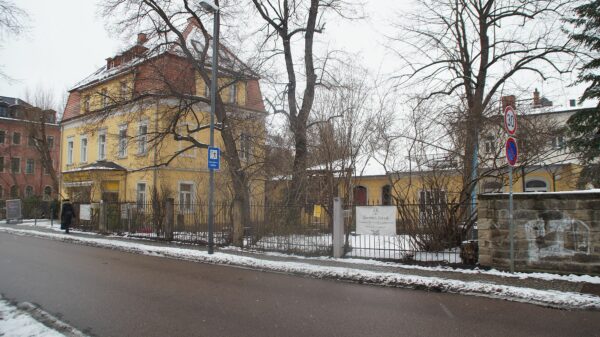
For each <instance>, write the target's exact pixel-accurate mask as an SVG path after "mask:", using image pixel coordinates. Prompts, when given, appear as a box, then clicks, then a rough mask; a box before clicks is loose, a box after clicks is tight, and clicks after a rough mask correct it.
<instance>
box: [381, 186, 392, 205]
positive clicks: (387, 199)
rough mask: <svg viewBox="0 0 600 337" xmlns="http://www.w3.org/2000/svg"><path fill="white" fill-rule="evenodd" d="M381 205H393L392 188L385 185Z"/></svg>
mask: <svg viewBox="0 0 600 337" xmlns="http://www.w3.org/2000/svg"><path fill="white" fill-rule="evenodd" d="M381 204H382V205H388V206H389V205H391V204H392V186H390V185H385V186H383V187H382V188H381Z"/></svg>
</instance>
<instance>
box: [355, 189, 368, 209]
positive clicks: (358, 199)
mask: <svg viewBox="0 0 600 337" xmlns="http://www.w3.org/2000/svg"><path fill="white" fill-rule="evenodd" d="M353 196H354V198H353V200H354V204H355V205H358V206H364V205H366V204H367V188H366V187H364V186H356V187H354V190H353Z"/></svg>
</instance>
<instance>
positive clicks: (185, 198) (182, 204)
mask: <svg viewBox="0 0 600 337" xmlns="http://www.w3.org/2000/svg"><path fill="white" fill-rule="evenodd" d="M192 191H193V186H192V184H189V183H180V184H179V210H180V211H181V212H190V211H191V210H192Z"/></svg>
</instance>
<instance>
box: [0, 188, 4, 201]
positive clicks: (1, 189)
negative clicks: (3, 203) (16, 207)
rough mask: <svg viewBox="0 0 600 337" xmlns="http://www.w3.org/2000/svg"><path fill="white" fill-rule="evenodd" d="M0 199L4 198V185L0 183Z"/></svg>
mask: <svg viewBox="0 0 600 337" xmlns="http://www.w3.org/2000/svg"><path fill="white" fill-rule="evenodd" d="M0 200H4V187H3V186H2V185H0Z"/></svg>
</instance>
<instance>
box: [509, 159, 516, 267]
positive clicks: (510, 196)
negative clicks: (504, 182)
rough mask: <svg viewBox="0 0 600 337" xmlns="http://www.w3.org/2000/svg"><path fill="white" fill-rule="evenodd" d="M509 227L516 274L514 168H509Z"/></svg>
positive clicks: (512, 258) (511, 264) (511, 262)
mask: <svg viewBox="0 0 600 337" xmlns="http://www.w3.org/2000/svg"><path fill="white" fill-rule="evenodd" d="M508 180H509V184H508V185H509V187H508V188H509V191H508V226H509V235H510V272H511V273H514V272H515V227H514V222H513V168H512V166H511V165H509V166H508Z"/></svg>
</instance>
